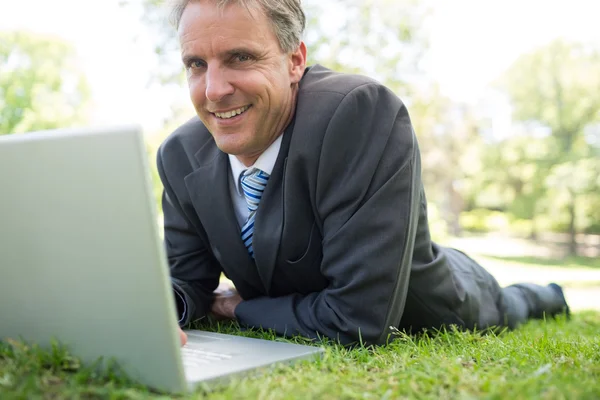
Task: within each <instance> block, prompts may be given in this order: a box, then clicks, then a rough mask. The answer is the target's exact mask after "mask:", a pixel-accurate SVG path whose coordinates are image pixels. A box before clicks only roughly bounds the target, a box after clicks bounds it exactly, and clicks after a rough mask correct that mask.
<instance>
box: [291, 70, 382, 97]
mask: <svg viewBox="0 0 600 400" xmlns="http://www.w3.org/2000/svg"><path fill="white" fill-rule="evenodd" d="M364 85H374V86H378V87H384V85H383V84H381V83H380V82H378V81H376V80H375V79H372V78H369V77H367V76H364V75H355V74H346V73H341V72H334V71H332V70H330V69H327V68H325V67H323V66H320V65H315V66H313V67H311V68H310V69H309V70H308V71H307V72H306V75H305V76H304V78H303V79H302V83H301V89H300V92H301V93H303V94H309V93H311V94H313V93H337V94H338V95H341V96H342V97H343V96H346V95H347V94H348V93H350V92H352V91H353V90H355V89H357V88H359V87H361V86H364Z"/></svg>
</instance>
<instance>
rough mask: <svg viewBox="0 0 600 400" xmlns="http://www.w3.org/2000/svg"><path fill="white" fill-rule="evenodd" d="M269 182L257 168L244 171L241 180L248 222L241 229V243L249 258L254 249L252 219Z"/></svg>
mask: <svg viewBox="0 0 600 400" xmlns="http://www.w3.org/2000/svg"><path fill="white" fill-rule="evenodd" d="M268 180H269V174H267V173H266V172H264V171H261V170H260V169H258V168H252V169H248V170H246V171H245V172H244V173H243V175H242V178H241V179H240V181H241V183H242V190H243V191H244V197H246V203H248V211H249V212H250V213H249V214H248V220H247V221H246V223H245V224H244V226H243V227H242V241H243V242H244V245H245V246H246V249H248V253H249V254H250V257H252V258H254V248H253V247H252V236H253V234H254V217H255V215H256V210H257V209H258V203H260V199H261V198H262V194H263V192H264V191H265V187H266V186H267V182H268Z"/></svg>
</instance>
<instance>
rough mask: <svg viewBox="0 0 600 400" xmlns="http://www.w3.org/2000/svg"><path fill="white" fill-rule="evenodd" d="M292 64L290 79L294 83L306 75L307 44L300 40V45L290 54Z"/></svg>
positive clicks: (290, 63)
mask: <svg viewBox="0 0 600 400" xmlns="http://www.w3.org/2000/svg"><path fill="white" fill-rule="evenodd" d="M288 57H289V65H290V80H291V82H292V83H298V82H300V80H301V79H302V77H303V76H304V70H305V69H306V45H305V44H304V42H300V46H298V48H297V49H296V50H295V51H293V52H292V53H290V54H289V55H288Z"/></svg>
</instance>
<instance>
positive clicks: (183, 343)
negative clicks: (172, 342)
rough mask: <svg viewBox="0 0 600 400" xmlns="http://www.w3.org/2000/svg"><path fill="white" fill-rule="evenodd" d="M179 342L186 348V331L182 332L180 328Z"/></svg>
mask: <svg viewBox="0 0 600 400" xmlns="http://www.w3.org/2000/svg"><path fill="white" fill-rule="evenodd" d="M179 340H181V345H182V346H185V344H186V343H187V335H186V334H185V332H184V331H182V330H181V328H179Z"/></svg>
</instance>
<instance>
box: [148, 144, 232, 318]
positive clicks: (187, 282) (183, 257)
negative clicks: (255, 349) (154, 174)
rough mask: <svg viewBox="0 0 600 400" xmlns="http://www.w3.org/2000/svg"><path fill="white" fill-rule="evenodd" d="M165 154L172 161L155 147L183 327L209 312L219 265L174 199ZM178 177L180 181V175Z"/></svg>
mask: <svg viewBox="0 0 600 400" xmlns="http://www.w3.org/2000/svg"><path fill="white" fill-rule="evenodd" d="M171 150H172V151H176V150H177V149H171ZM167 156H170V157H171V159H172V160H173V159H174V158H176V157H177V156H178V155H177V154H169V155H167V154H165V150H164V147H161V148H160V149H159V151H158V155H157V166H158V172H159V175H160V178H161V181H162V183H163V186H164V192H163V198H162V208H163V214H164V241H165V247H166V252H167V258H168V261H169V268H170V273H171V281H172V283H173V289H174V290H175V299H176V303H177V308H178V312H179V316H180V320H179V324H180V326H184V325H187V324H189V323H190V322H192V321H195V320H197V319H200V318H203V317H204V316H206V315H207V313H208V312H209V311H210V304H211V302H212V298H213V294H212V292H213V290H215V288H216V287H217V286H218V284H219V277H220V274H221V268H220V266H219V265H218V263H217V262H216V261H215V260H214V258H213V257H212V254H211V253H210V251H209V250H208V248H207V246H206V244H205V242H204V240H203V239H202V238H201V237H200V236H199V235H198V233H197V231H196V228H195V227H194V226H193V224H192V223H191V221H190V220H189V218H187V216H186V214H185V212H184V210H183V207H182V205H181V204H180V203H179V201H177V197H176V194H175V191H174V190H173V187H172V185H171V183H170V180H169V175H168V173H167V171H166V170H165V166H164V159H165V158H166V157H167ZM179 178H180V179H181V181H182V182H183V177H182V176H181V177H179ZM182 184H183V183H182Z"/></svg>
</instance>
